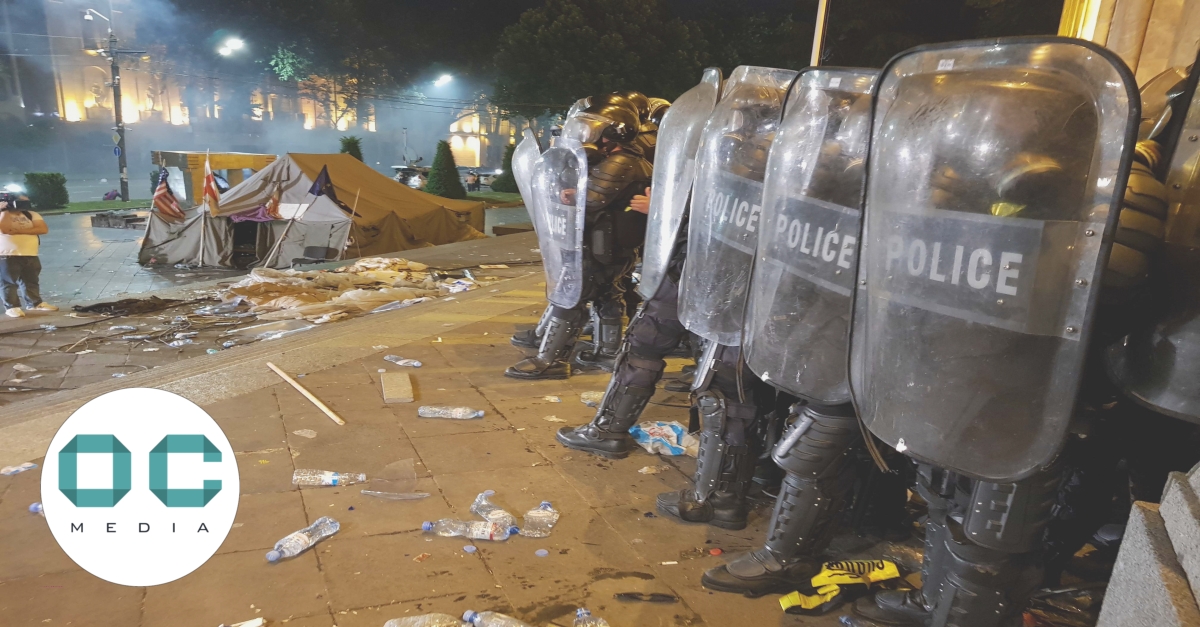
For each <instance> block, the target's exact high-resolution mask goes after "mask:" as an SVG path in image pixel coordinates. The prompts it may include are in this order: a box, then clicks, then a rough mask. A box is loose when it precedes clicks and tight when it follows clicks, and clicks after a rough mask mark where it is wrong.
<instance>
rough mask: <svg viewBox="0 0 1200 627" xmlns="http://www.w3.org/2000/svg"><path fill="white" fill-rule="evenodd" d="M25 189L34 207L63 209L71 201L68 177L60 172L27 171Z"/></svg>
mask: <svg viewBox="0 0 1200 627" xmlns="http://www.w3.org/2000/svg"><path fill="white" fill-rule="evenodd" d="M25 190H26V191H27V192H28V193H29V200H30V201H32V202H33V207H34V209H62V208H63V207H66V206H67V203H69V202H71V198H70V196H68V195H67V177H65V176H63V175H61V174H59V173H58V172H26V173H25Z"/></svg>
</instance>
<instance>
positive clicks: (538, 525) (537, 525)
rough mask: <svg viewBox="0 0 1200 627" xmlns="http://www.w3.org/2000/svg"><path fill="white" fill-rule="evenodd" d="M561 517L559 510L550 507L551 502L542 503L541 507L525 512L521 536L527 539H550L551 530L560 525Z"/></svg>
mask: <svg viewBox="0 0 1200 627" xmlns="http://www.w3.org/2000/svg"><path fill="white" fill-rule="evenodd" d="M559 515H560V514H559V513H558V510H556V509H554V508H553V507H552V506H551V505H550V501H542V503H541V505H538V506H537V507H535V508H533V509H531V510H529V511H528V512H525V520H524V521H523V522H524V524H522V525H521V535H523V536H525V537H526V538H548V537H550V530H551V529H553V528H554V525H555V524H557V523H558V517H559Z"/></svg>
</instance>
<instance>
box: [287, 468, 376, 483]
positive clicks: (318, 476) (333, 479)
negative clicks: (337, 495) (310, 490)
mask: <svg viewBox="0 0 1200 627" xmlns="http://www.w3.org/2000/svg"><path fill="white" fill-rule="evenodd" d="M366 481H367V475H365V474H363V473H361V472H330V471H328V470H308V469H298V470H296V471H295V472H293V473H292V485H308V486H339V485H354V484H356V483H366Z"/></svg>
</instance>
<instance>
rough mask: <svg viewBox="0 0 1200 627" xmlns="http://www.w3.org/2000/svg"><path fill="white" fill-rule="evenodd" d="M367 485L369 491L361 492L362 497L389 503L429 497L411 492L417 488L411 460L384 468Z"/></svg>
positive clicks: (414, 468) (424, 493) (422, 493)
mask: <svg viewBox="0 0 1200 627" xmlns="http://www.w3.org/2000/svg"><path fill="white" fill-rule="evenodd" d="M368 485H370V486H371V489H370V490H363V491H362V493H363V494H364V495H366V496H373V497H376V498H381V499H386V500H389V501H413V500H416V499H423V498H425V497H427V496H429V494H428V493H427V492H414V491H413V489H414V488H416V487H417V470H416V467H415V466H414V465H413V460H412V459H402V460H400V461H397V462H392V463H390V464H388V465H387V466H384V467H383V470H382V471H380V472H379V474H377V475H374V476H372V477H371V481H370V483H369V484H368Z"/></svg>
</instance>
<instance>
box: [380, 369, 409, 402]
mask: <svg viewBox="0 0 1200 627" xmlns="http://www.w3.org/2000/svg"><path fill="white" fill-rule="evenodd" d="M379 380H380V382H381V383H383V402H385V403H411V402H413V401H414V400H416V399H415V398H414V397H413V388H412V379H410V378H409V377H408V373H407V372H385V373H383V374H381V375H380V376H379Z"/></svg>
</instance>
